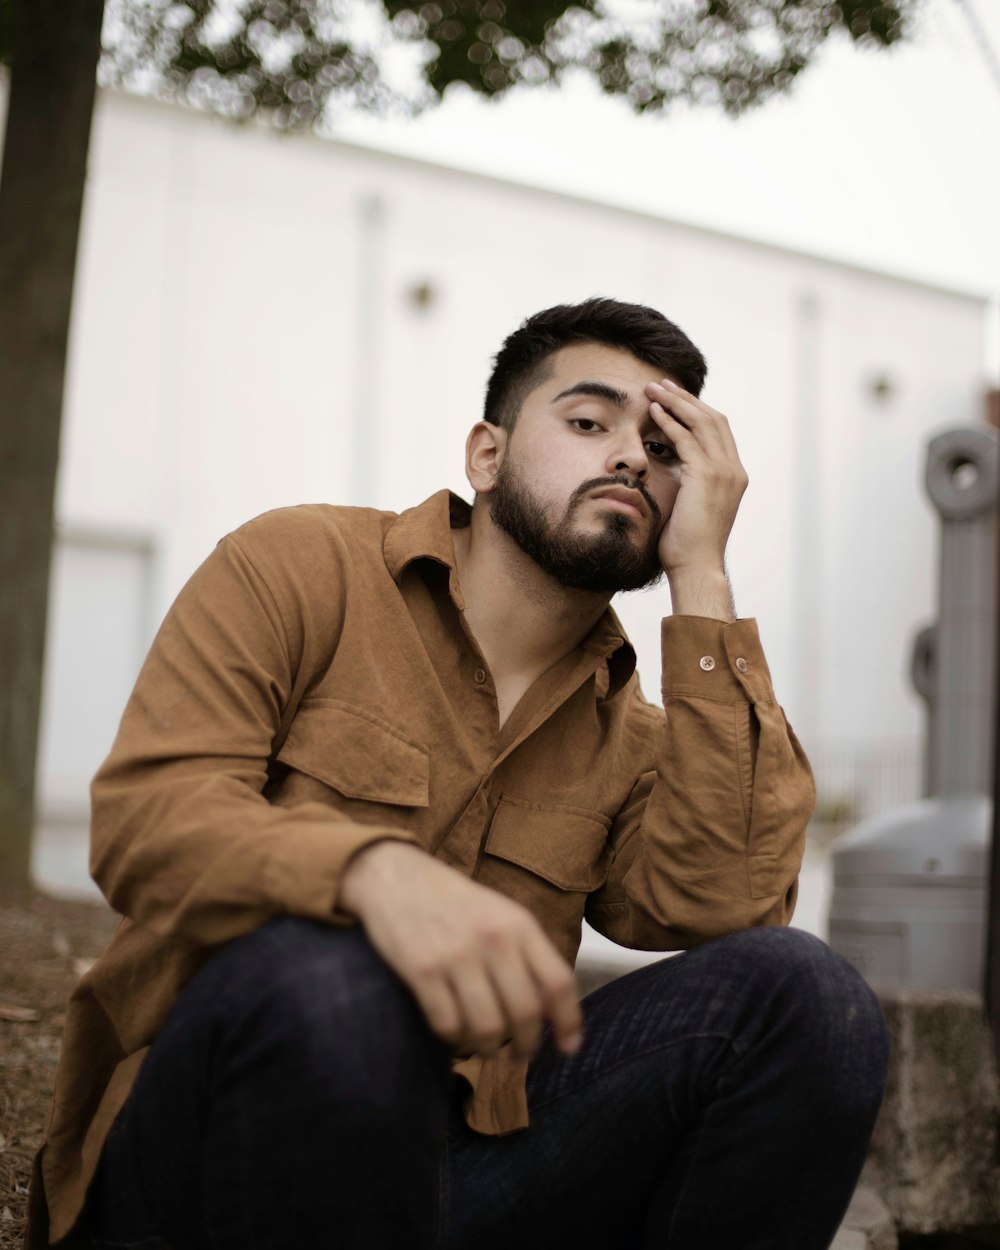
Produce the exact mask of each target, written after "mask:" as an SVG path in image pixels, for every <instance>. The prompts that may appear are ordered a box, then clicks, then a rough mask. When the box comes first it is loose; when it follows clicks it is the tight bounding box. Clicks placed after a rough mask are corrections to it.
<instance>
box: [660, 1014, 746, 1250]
mask: <svg viewBox="0 0 1000 1250" xmlns="http://www.w3.org/2000/svg"><path fill="white" fill-rule="evenodd" d="M726 1040H727V1041H728V1042H729V1044H730V1046H731V1047H732V1050H733V1054H734V1055H735V1056H736V1062H737V1063H741V1062H742V1060H743V1058H744V1056H743V1055H742V1054H741V1053H740V1051H739V1048H738V1047H737V1045H736V1043H735V1042H734V1041H733V1039H732V1038H731V1037H727V1039H726ZM725 1077H726V1073H725V1072H721V1073H720V1074H719V1079H718V1080H717V1081H716V1083H715V1088H714V1089H713V1091H712V1097H711V1098H710V1099H708V1100H706V1108H711V1106H712V1104H713V1103H714V1102H715V1101H716V1100H717V1099H718V1097H719V1089H720V1087H721V1085H722V1082H723V1080H724V1079H725ZM707 1119H708V1115H707V1111H706V1114H705V1115H703V1116H702V1117H701V1124H700V1125H699V1126H698V1128H697V1129H696V1130H695V1132H694V1135H693V1142H694V1144H693V1146H692V1149H691V1154H690V1160H689V1163H688V1167H687V1171H686V1172H685V1174H684V1176H683V1178H682V1180H681V1183H680V1184H679V1185H678V1187H677V1197H676V1199H675V1201H674V1204H673V1208H672V1210H671V1212H670V1224H669V1226H668V1228H667V1237H666V1241H665V1243H664V1250H670V1245H671V1242H672V1241H673V1237H674V1229H675V1227H676V1225H677V1215H678V1212H679V1211H680V1209H681V1202H682V1199H683V1197H684V1191H685V1190H686V1188H687V1184H688V1181H689V1180H690V1179H691V1177H692V1176H693V1175H694V1173H695V1170H696V1167H695V1165H696V1163H697V1160H698V1154H699V1152H700V1151H701V1146H702V1142H703V1140H704V1137H705V1121H706V1120H707Z"/></svg>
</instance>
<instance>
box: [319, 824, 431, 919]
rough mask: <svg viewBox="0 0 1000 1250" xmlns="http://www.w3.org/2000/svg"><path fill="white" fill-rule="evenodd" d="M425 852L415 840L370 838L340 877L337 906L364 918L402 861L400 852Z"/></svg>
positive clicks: (359, 917) (339, 909)
mask: <svg viewBox="0 0 1000 1250" xmlns="http://www.w3.org/2000/svg"><path fill="white" fill-rule="evenodd" d="M412 854H417V855H420V854H423V852H422V851H421V850H420V848H419V847H416V846H414V845H413V843H412V842H404V841H402V840H401V839H396V838H384V839H382V840H381V841H378V842H369V843H368V845H367V846H364V847H362V848H361V850H359V851H358V852H357V854H355V855H354V856H353V857H352V859H351V860H350V862H349V863H348V865H347V867H346V868H345V869H344V871H343V874H342V875H341V878H340V890H339V892H338V895H337V902H336V910H338V911H342V912H346V913H347V914H348V915H352V916H354V917H355V918H356V919H358V920H361V919H363V918H364V911H365V908H366V907H367V905H368V902H369V900H370V899H371V898H372V897H373V896H374V895H377V894H378V893H379V892H380V891H381V889H382V887H383V885H384V883H385V881H386V879H387V877H388V876H389V875H391V874H392V873H393V872H394V871H395V870H396V867H397V865H398V864H399V863H400V856H402V857H403V858H404V859H405V857H406V856H407V855H412Z"/></svg>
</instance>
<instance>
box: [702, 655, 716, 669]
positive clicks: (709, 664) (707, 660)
mask: <svg viewBox="0 0 1000 1250" xmlns="http://www.w3.org/2000/svg"><path fill="white" fill-rule="evenodd" d="M698 663H699V664H700V665H701V666H702V668H703V669H704V670H705V672H706V673H710V672H711V671H712V669H713V668H715V661H714V660H713V659H712V657H711V656H710V655H703V656H702V657H701V659H700V660H699V661H698Z"/></svg>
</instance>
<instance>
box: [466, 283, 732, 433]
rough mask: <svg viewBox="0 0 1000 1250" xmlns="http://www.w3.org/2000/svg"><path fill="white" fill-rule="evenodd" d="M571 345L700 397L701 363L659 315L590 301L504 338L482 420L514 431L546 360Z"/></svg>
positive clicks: (551, 312)
mask: <svg viewBox="0 0 1000 1250" xmlns="http://www.w3.org/2000/svg"><path fill="white" fill-rule="evenodd" d="M571 343H604V344H607V345H608V346H609V347H621V348H624V350H625V351H628V352H631V353H632V355H633V356H636V357H638V359H639V360H642V361H645V362H646V364H650V365H655V366H656V367H657V368H658V369H662V370H663V372H664V374H670V375H671V376H672V377H673V378H675V379H676V380H677V381H678V382H679V383H680V385H681V386H683V387H684V389H685V390H686V391H690V392H691V394H692V395H699V394H700V393H701V388H702V387H703V386H704V384H705V374H706V372H707V371H708V366H707V365H706V363H705V357H704V356H703V355H702V354H701V352H700V351H699V350H698V349H697V347H695V345H694V344H693V343H692V342H691V340H690V339H689V338H688V336H687V335H686V334H685V333H684V331H683V330H681V329H679V328H678V327H677V326H675V325H674V323H673V322H672V321H668V320H667V318H666V317H664V315H663V313H660V312H657V311H656V309H655V308H646V307H645V306H644V305H643V304H622V303H619V301H618V300H614V299H602V298H599V297H595V298H593V299H588V300H585V301H584V302H583V303H582V304H557V305H556V306H555V307H554V308H546V309H544V310H543V311H542V312H538V313H535V315H534V316H533V317H528V318H527V320H526V321H523V322H522V323H521V325H520V326H519V327H518V328H517V329H516V330H515V331H514V333H513V334H511V335H508V337H507V338H506V339H505V340H504V343H503V346H502V347H501V348H500V350H499V351H498V352H497V354H496V356H495V358H494V361H493V372H492V374H491V375H490V380H489V382H488V383H487V386H486V403H485V405H484V411H483V420H484V421H489V422H490V424H491V425H500V426H504V427H505V428H506V429H511V428H513V426H514V423H515V421H516V420H517V416H518V413H519V412H520V411H521V405H522V404H523V403H524V400H525V396H527V395H528V393H529V392H530V391H533V390H534V389H535V387H536V386H538V385H539V383H541V382H543V381H544V380H545V377H546V373H547V369H546V361H547V360H548V358H549V357H550V356H551V355H552V354H553V353H554V352H557V351H559V349H560V348H562V347H567V346H569V345H570V344H571Z"/></svg>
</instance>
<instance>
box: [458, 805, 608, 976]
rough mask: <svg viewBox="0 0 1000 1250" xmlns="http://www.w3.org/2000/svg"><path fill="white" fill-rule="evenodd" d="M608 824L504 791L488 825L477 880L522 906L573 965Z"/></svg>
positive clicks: (602, 871)
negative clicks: (509, 794) (507, 793)
mask: <svg viewBox="0 0 1000 1250" xmlns="http://www.w3.org/2000/svg"><path fill="white" fill-rule="evenodd" d="M610 827H611V821H610V820H609V819H608V817H606V816H604V815H603V814H602V813H601V812H597V811H591V810H590V809H588V808H582V807H572V806H570V805H567V804H544V803H533V802H529V801H528V800H526V799H518V798H512V797H510V796H507V795H505V796H504V797H503V798H502V799H501V800H500V805H499V807H498V808H497V810H496V812H495V813H494V816H493V820H492V822H491V824H490V829H489V833H488V834H487V837H486V843H485V845H484V847H483V851H484V852H485V853H484V854H483V856H482V858H481V861H480V864H479V871H478V874H477V875H478V879H479V881H480V882H481V884H483V885H488V886H491V887H492V888H493V889H495V890H499V891H500V892H501V893H502V894H507V895H508V896H509V897H511V898H513V899H516V900H517V902H519V903H522V904H523V905H524V906H525V907H527V908H528V910H529V911H530V912H532V913H533V915H534V916H535V919H536V920H538V922H539V923H540V924H541V926H542V928H543V929H544V930H545V931H546V933H547V934H548V935H549V937H550V939H551V940H552V942H553V944H554V945H555V947H556V949H557V950H558V951H559V952H560V953H561V954H562V955H563V956H564V958H565V959H567V960H568V961H569V962H570V963H572V962H573V960H574V959H575V957H576V952H577V949H578V947H579V945H580V928H581V925H582V923H583V910H584V905H585V903H586V900H587V895H588V894H589V893H591V892H592V891H593V890H596V889H598V888H599V887H600V886H601V885H603V884H604V881H605V880H606V878H607V875H608V865H609V862H610V851H609V849H608V830H609V829H610Z"/></svg>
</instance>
